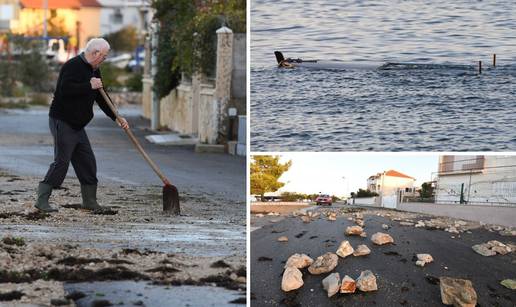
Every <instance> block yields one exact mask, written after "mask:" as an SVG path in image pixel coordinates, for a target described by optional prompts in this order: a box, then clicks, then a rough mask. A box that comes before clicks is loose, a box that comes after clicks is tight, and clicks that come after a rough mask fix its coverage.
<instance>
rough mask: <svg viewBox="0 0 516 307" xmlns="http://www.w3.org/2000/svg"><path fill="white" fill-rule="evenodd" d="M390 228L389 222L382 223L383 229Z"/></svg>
mask: <svg viewBox="0 0 516 307" xmlns="http://www.w3.org/2000/svg"><path fill="white" fill-rule="evenodd" d="M389 228H390V227H389V225H387V224H382V229H384V230H387V229H389Z"/></svg>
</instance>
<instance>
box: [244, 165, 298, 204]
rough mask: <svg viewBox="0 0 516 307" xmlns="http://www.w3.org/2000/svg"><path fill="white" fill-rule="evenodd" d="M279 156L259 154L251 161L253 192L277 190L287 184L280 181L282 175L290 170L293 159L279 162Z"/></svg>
mask: <svg viewBox="0 0 516 307" xmlns="http://www.w3.org/2000/svg"><path fill="white" fill-rule="evenodd" d="M279 159H280V157H279V156H268V155H263V156H262V155H259V156H254V157H253V162H252V163H251V194H254V195H260V198H261V199H262V200H263V195H264V194H265V193H266V192H275V191H277V190H278V189H280V188H281V187H283V186H284V185H285V184H284V183H283V182H280V181H279V178H280V177H281V175H283V173H284V172H286V171H288V169H289V168H290V166H291V165H292V161H288V162H286V163H283V164H282V163H280V162H279Z"/></svg>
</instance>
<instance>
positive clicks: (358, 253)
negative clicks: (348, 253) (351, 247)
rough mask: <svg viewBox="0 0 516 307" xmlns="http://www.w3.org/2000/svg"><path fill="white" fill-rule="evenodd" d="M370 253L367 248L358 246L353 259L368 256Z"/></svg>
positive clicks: (361, 245) (362, 245)
mask: <svg viewBox="0 0 516 307" xmlns="http://www.w3.org/2000/svg"><path fill="white" fill-rule="evenodd" d="M370 253H371V250H370V249H369V247H367V245H364V244H360V245H359V246H357V248H356V249H355V251H354V252H353V256H355V257H358V256H365V255H369V254H370Z"/></svg>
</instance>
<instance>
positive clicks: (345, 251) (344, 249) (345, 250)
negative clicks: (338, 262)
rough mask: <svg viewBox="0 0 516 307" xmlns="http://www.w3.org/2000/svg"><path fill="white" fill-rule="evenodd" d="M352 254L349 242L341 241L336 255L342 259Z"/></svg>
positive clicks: (352, 250)
mask: <svg viewBox="0 0 516 307" xmlns="http://www.w3.org/2000/svg"><path fill="white" fill-rule="evenodd" d="M353 252H354V249H353V247H352V246H351V244H350V243H349V241H342V242H341V243H340V246H339V249H338V250H337V252H336V254H337V255H339V256H341V257H342V258H346V257H347V256H349V255H351V254H353Z"/></svg>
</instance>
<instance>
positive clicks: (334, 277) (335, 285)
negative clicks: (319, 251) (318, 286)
mask: <svg viewBox="0 0 516 307" xmlns="http://www.w3.org/2000/svg"><path fill="white" fill-rule="evenodd" d="M322 284H323V288H324V290H326V292H328V297H332V296H333V295H335V294H336V293H337V292H339V289H340V275H339V273H332V274H330V275H328V276H327V277H326V278H325V279H323V280H322Z"/></svg>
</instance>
